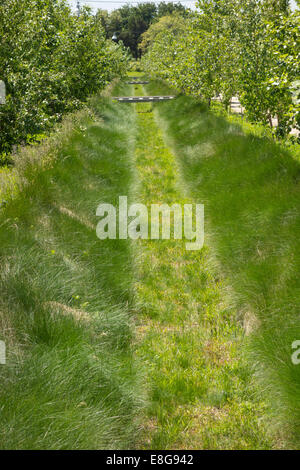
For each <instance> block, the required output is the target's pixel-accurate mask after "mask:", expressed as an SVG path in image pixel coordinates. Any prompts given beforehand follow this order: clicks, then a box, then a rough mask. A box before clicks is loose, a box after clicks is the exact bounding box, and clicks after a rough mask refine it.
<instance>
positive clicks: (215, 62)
mask: <svg viewBox="0 0 300 470" xmlns="http://www.w3.org/2000/svg"><path fill="white" fill-rule="evenodd" d="M299 18H300V17H299V12H298V11H296V12H291V11H290V9H289V7H288V2H286V1H284V0H277V1H276V0H262V1H259V0H241V1H240V2H236V1H234V0H199V1H198V10H197V13H195V14H194V15H190V16H189V17H188V18H185V19H184V20H183V25H182V31H181V33H180V34H178V35H176V34H174V35H172V33H170V29H166V30H163V29H162V30H161V31H160V33H159V34H158V35H157V36H156V38H155V41H154V42H153V43H152V44H151V46H150V47H149V48H148V51H147V53H146V54H145V56H144V57H143V63H144V65H145V67H146V68H147V69H148V70H150V72H152V73H154V74H159V75H162V76H163V77H164V78H166V79H167V80H169V81H170V82H171V83H172V84H173V85H175V86H176V87H177V88H179V89H181V90H183V91H184V92H186V93H192V94H196V95H199V96H201V97H202V98H204V99H206V100H207V102H208V103H210V102H211V99H212V98H213V97H216V96H220V97H221V100H222V102H223V104H224V106H225V107H228V105H229V102H230V99H231V97H232V96H233V95H235V94H237V95H238V96H239V98H240V101H241V103H242V104H243V106H244V107H245V109H246V112H247V114H248V117H249V118H250V119H251V120H252V121H256V122H262V123H264V124H270V125H271V126H272V118H274V117H276V118H277V119H278V127H277V128H276V134H277V135H278V136H279V137H283V136H285V135H287V134H288V133H289V131H290V130H291V128H292V127H298V128H299V127H300V126H299V125H300V122H299V120H300V118H299V82H298V81H297V78H298V79H299V76H300V44H299V28H300V20H299Z"/></svg>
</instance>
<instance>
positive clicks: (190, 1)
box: [68, 0, 296, 11]
mask: <svg viewBox="0 0 300 470" xmlns="http://www.w3.org/2000/svg"><path fill="white" fill-rule="evenodd" d="M68 1H69V3H70V4H71V5H72V6H73V7H74V8H76V4H77V0H68ZM147 1H151V0H136V1H134V0H132V2H130V1H126V0H115V3H114V2H113V0H108V1H107V2H105V0H99V1H97V0H80V2H81V5H83V4H85V5H89V6H90V7H92V8H93V9H94V10H97V8H101V9H102V10H108V11H112V10H115V9H116V8H120V6H122V5H126V3H132V4H135V5H136V4H137V3H145V2H147ZM153 1H159V0H153ZM165 1H166V2H167V1H168V0H165ZM174 1H175V3H177V0H174ZM179 1H180V0H179ZM180 3H182V4H183V5H186V6H187V7H190V8H191V7H192V6H194V5H195V3H196V0H182V2H180ZM291 5H292V8H295V7H296V2H295V0H291Z"/></svg>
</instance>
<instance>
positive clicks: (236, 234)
mask: <svg viewBox="0 0 300 470" xmlns="http://www.w3.org/2000/svg"><path fill="white" fill-rule="evenodd" d="M169 92H170V90H169V89H168V87H166V85H164V84H162V83H153V82H152V83H151V84H150V85H148V86H147V93H148V94H160V93H161V94H165V93H169ZM157 111H158V112H159V115H160V117H161V119H163V123H164V126H165V135H167V141H168V143H169V144H170V145H171V146H172V148H173V149H174V151H175V153H176V155H177V161H178V164H179V166H180V171H181V173H182V175H183V178H184V181H185V183H186V184H187V185H188V187H189V190H190V194H191V195H192V196H193V197H194V198H196V199H199V200H200V201H201V202H203V203H204V204H205V209H206V224H207V225H206V226H207V232H206V235H207V241H208V244H209V245H210V246H211V247H212V250H213V253H214V254H215V258H216V261H217V264H218V266H220V269H221V272H222V277H223V278H224V279H225V280H226V282H227V283H229V286H230V295H229V297H230V298H231V300H232V305H234V306H235V307H236V309H237V315H238V318H239V323H240V324H242V323H244V327H245V329H246V332H247V333H248V335H249V336H248V341H247V343H248V361H249V363H250V364H252V365H253V368H254V371H255V375H256V380H257V382H258V383H260V385H261V388H262V390H264V396H265V397H266V399H267V401H268V403H269V404H270V406H271V409H272V414H273V419H272V426H274V428H275V429H276V432H277V436H278V437H277V439H278V440H277V442H276V445H277V446H280V445H281V444H282V443H284V442H285V444H283V445H288V446H295V447H297V448H299V435H300V401H299V400H300V368H299V366H298V367H297V366H296V365H294V364H293V363H292V360H291V355H292V352H293V349H292V343H293V342H294V341H295V340H298V339H299V338H300V324H299V311H300V295H299V294H300V277H299V272H300V250H299V248H300V237H299V235H300V205H299V197H300V185H299V181H300V179H299V178H300V163H299V147H294V148H291V149H290V150H288V149H287V148H286V147H283V146H281V145H279V144H276V143H275V142H273V141H271V140H270V139H269V138H267V137H263V136H261V135H260V133H259V132H258V133H257V135H255V133H253V131H252V132H249V131H248V129H246V132H245V131H244V128H243V125H242V124H238V123H234V122H230V121H229V120H228V119H226V118H224V117H221V116H216V115H215V114H214V113H212V112H209V111H208V110H207V108H206V107H205V106H204V105H203V104H201V103H200V102H197V100H195V99H193V98H189V97H184V96H180V97H178V98H177V99H176V100H175V101H172V102H166V103H162V104H160V105H159V107H157ZM244 127H245V126H244ZM287 436H288V444H286V442H287Z"/></svg>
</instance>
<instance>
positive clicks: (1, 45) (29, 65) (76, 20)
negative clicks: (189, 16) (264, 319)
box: [0, 0, 128, 163]
mask: <svg viewBox="0 0 300 470" xmlns="http://www.w3.org/2000/svg"><path fill="white" fill-rule="evenodd" d="M127 64H128V52H127V51H126V50H125V49H124V47H123V46H122V44H121V43H120V44H115V43H114V42H113V41H111V40H107V39H106V34H105V31H104V28H103V26H102V24H101V21H100V20H99V18H98V17H97V16H93V15H91V13H90V11H89V9H85V8H84V9H83V10H82V11H81V14H80V16H79V17H77V16H76V15H74V14H73V13H72V11H71V10H70V8H69V6H68V4H67V3H66V1H65V0H0V79H1V80H4V82H5V84H6V88H7V100H6V104H5V105H1V106H0V161H1V160H2V163H3V162H5V161H6V156H7V154H9V152H10V151H11V149H12V147H13V145H14V144H19V143H26V142H30V141H32V140H33V139H35V138H37V135H38V134H42V133H44V132H45V131H47V130H48V129H49V128H50V127H51V126H52V125H53V123H55V122H57V121H59V120H60V119H61V117H62V114H63V113H65V112H67V111H71V110H73V109H76V108H78V107H79V106H81V104H82V102H84V101H85V99H86V98H87V96H88V95H90V94H91V93H94V92H96V91H98V90H101V89H103V88H104V87H105V85H106V84H107V83H108V82H109V81H111V80H112V78H113V77H115V76H122V75H124V74H125V72H126V69H127Z"/></svg>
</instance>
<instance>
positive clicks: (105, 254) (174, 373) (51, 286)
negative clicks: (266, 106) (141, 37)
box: [0, 72, 300, 450]
mask: <svg viewBox="0 0 300 470" xmlns="http://www.w3.org/2000/svg"><path fill="white" fill-rule="evenodd" d="M135 75H137V76H138V75H141V74H139V73H134V72H132V73H131V76H135ZM169 92H170V90H169V88H168V87H167V86H166V85H165V84H163V83H161V82H151V83H150V84H149V85H147V86H146V87H145V88H143V87H141V86H138V85H135V86H127V85H125V84H118V85H115V86H114V88H113V89H112V90H111V94H112V95H131V94H133V93H134V94H136V95H143V94H145V93H146V94H169ZM236 120H237V118H234V119H233V118H232V119H228V118H226V117H222V116H220V115H217V114H216V113H213V112H211V111H208V110H207V108H206V107H205V106H204V105H203V104H201V103H200V102H199V101H197V100H195V99H193V98H191V97H184V96H178V97H177V98H176V100H173V101H170V102H164V103H158V104H153V103H150V104H149V103H138V104H136V105H132V104H125V103H122V104H121V103H117V102H114V101H113V100H111V99H110V98H109V96H106V97H105V96H103V95H102V96H98V97H94V98H93V99H91V100H90V101H89V104H88V106H87V107H86V109H85V110H83V111H81V112H80V113H78V114H77V115H71V116H69V118H67V119H66V120H65V121H64V123H63V124H62V127H61V130H60V131H59V132H57V133H55V135H54V136H52V137H51V138H50V139H48V140H47V141H46V142H44V143H43V144H41V145H39V146H36V147H34V148H31V147H29V148H27V149H25V151H24V153H21V154H20V155H19V157H18V158H16V160H15V162H16V166H15V169H14V170H13V172H12V171H11V170H7V169H5V170H2V171H1V174H0V182H1V183H4V184H2V186H1V189H0V198H1V201H0V202H1V203H2V206H1V210H0V263H1V273H0V331H1V334H0V340H5V342H6V346H7V364H6V365H0V380H1V384H2V386H1V389H0V413H1V419H0V448H1V449H158V450H160V449H273V448H276V449H278V448H287V447H293V448H299V435H300V433H299V431H300V406H299V396H300V393H299V391H300V390H299V388H300V366H298V367H297V366H295V365H293V363H292V361H291V355H292V352H293V351H292V349H291V345H292V342H293V341H295V340H298V339H300V327H299V307H300V305H299V303H300V302H299V298H300V297H299V294H300V279H299V268H300V254H299V243H300V241H299V233H300V232H299V229H300V217H299V216H300V214H299V212H300V206H299V196H300V194H299V192H300V190H299V181H300V163H299V155H297V154H296V150H295V148H292V147H291V148H290V150H288V149H287V148H286V147H282V146H280V145H278V144H276V143H275V142H272V141H270V140H269V139H268V138H267V137H264V136H263V135H261V133H260V132H258V131H257V133H256V130H255V128H250V127H249V126H248V125H247V124H245V123H244V124H243V123H240V124H239V123H238V122H236ZM297 159H298V160H297ZM121 195H127V196H128V197H129V201H133V202H140V203H144V204H145V205H147V207H149V206H150V204H153V203H168V204H170V205H171V204H172V203H179V204H184V203H200V204H201V203H204V204H205V244H204V247H203V248H202V249H201V250H199V251H187V250H186V248H185V242H186V240H176V241H174V240H172V239H171V240H159V241H156V240H137V241H135V242H133V241H131V240H118V239H116V240H101V241H100V240H99V239H98V238H97V237H96V224H97V222H98V220H99V219H98V218H97V217H96V208H97V206H98V204H99V203H104V202H107V203H110V204H113V205H114V206H116V207H117V206H118V198H119V196H121Z"/></svg>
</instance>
